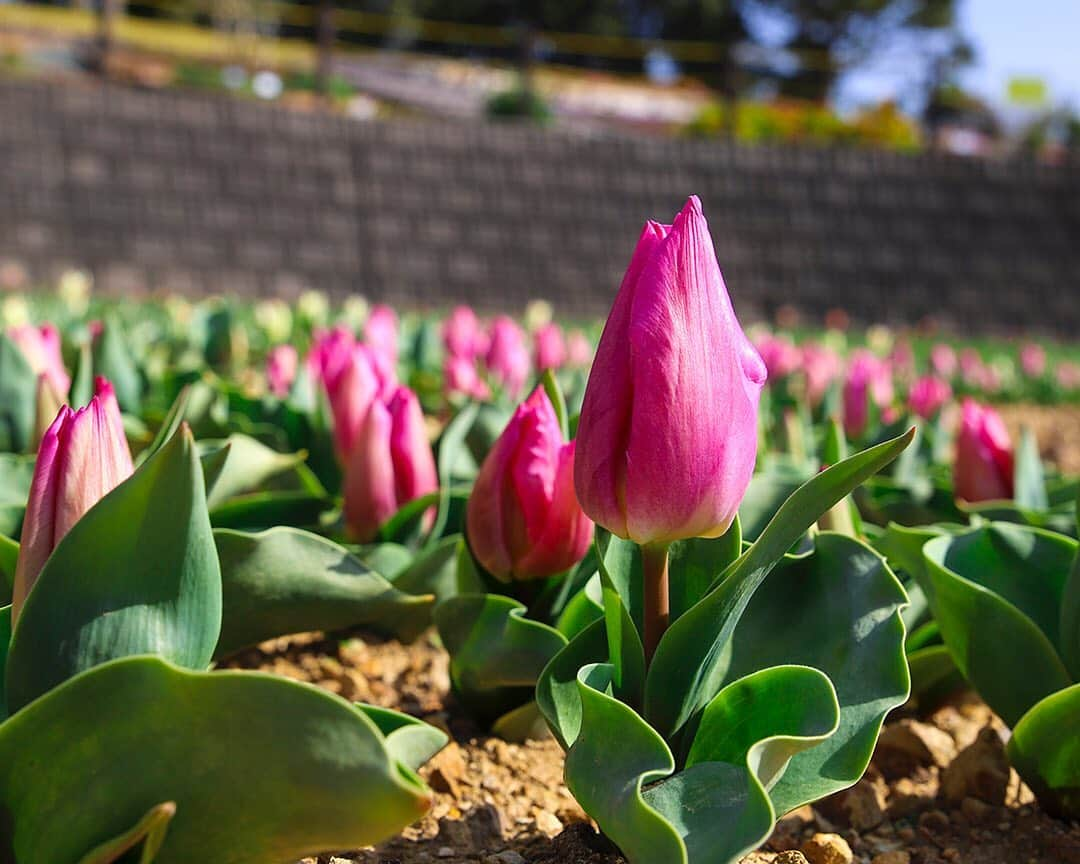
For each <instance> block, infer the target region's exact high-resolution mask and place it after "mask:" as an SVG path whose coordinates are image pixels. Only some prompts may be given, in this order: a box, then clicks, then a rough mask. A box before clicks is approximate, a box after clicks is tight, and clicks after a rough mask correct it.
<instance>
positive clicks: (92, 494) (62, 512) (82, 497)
mask: <svg viewBox="0 0 1080 864" xmlns="http://www.w3.org/2000/svg"><path fill="white" fill-rule="evenodd" d="M131 473H132V463H131V451H130V450H129V449H128V443H127V439H126V438H125V437H124V426H123V421H122V420H121V417H120V406H119V404H118V403H117V401H116V394H115V393H114V392H113V387H112V384H110V383H109V382H108V381H107V380H106V379H104V378H100V377H99V378H98V379H97V380H96V381H95V382H94V397H93V398H92V399H91V400H90V404H89V405H87V406H86V407H85V408H80V409H78V410H77V411H72V410H71V409H70V408H69V407H67V406H66V405H64V406H63V407H62V408H61V409H60V413H59V414H57V415H56V419H55V420H54V421H53V423H52V425H51V426H49V428H48V429H47V430H46V431H45V435H44V436H43V437H42V439H41V445H40V446H39V447H38V454H37V463H36V464H35V465H34V477H33V480H32V481H31V483H30V497H29V500H28V501H27V504H26V516H25V517H24V520H23V529H22V537H21V539H20V546H19V560H18V563H17V564H16V567H15V584H14V588H13V591H12V605H11V617H12V621H14V620H15V619H16V618H17V617H18V614H19V610H20V609H21V608H22V604H23V603H24V602H25V601H26V597H27V595H28V594H29V593H30V589H31V588H33V586H34V583H35V582H36V581H37V578H38V574H40V573H41V569H42V568H43V567H44V566H45V562H46V561H47V560H48V558H49V556H50V555H51V554H52V551H53V549H55V548H56V545H57V544H58V543H59V542H60V541H61V540H62V539H63V537H64V535H66V534H67V533H68V531H70V530H71V526H73V525H74V524H75V523H76V522H78V521H79V519H80V518H81V517H82V515H83V514H84V513H85V512H86V511H87V510H89V509H90V508H91V507H93V506H94V504H96V503H97V502H98V501H99V500H100V499H101V498H102V497H104V496H105V494H106V493H108V492H110V491H112V489H114V488H115V487H116V486H118V485H119V484H120V483H121V482H123V481H124V480H126V479H127V478H128V477H130V476H131Z"/></svg>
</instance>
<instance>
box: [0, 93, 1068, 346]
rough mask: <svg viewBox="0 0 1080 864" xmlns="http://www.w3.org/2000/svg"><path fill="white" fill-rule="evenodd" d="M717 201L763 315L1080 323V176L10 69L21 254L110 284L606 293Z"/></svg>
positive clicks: (13, 188) (28, 262)
mask: <svg viewBox="0 0 1080 864" xmlns="http://www.w3.org/2000/svg"><path fill="white" fill-rule="evenodd" d="M692 192H693V193H697V194H698V195H700V196H701V198H702V200H703V202H704V205H705V211H706V215H707V216H708V217H709V220H710V224H711V227H712V231H713V236H714V238H715V240H716V243H717V252H718V256H719V259H720V262H721V266H722V267H723V269H724V274H725V277H726V279H727V282H728V285H729V287H730V289H731V290H732V293H733V295H734V297H735V300H736V306H737V308H738V309H739V311H740V314H741V315H742V316H743V317H744V318H747V319H749V318H752V317H755V316H758V315H762V314H769V313H771V312H773V311H775V310H776V308H777V307H779V306H781V305H783V304H791V305H793V306H796V307H799V308H801V309H803V310H805V311H807V312H808V313H810V314H812V315H820V314H821V313H823V312H824V311H825V310H827V309H829V308H831V307H844V308H845V309H847V310H848V311H849V312H850V313H851V314H852V315H853V316H854V317H856V318H857V319H861V320H866V321H879V320H883V321H918V320H919V319H921V318H923V317H924V316H928V315H931V316H934V317H936V318H938V319H940V320H942V321H944V322H946V323H951V324H953V325H955V326H958V327H960V328H962V329H968V330H974V329H997V330H1001V329H1021V328H1022V329H1028V330H1045V331H1056V332H1058V333H1060V334H1062V335H1071V336H1076V335H1077V334H1080V167H1078V166H1077V165H1072V166H1069V167H1064V168H1042V167H1038V166H1035V165H1032V164H1026V163H1023V164H1021V163H1009V164H1003V163H994V162H978V161H966V160H960V159H950V158H943V157H938V156H925V157H923V156H920V157H910V156H901V155H895V154H890V153H883V152H874V151H869V150H835V149H833V150H826V149H778V148H770V147H754V148H748V147H740V146H731V145H728V144H726V143H723V142H714V141H710V142H705V141H691V140H670V139H658V138H628V137H615V136H610V135H603V136H601V135H575V134H573V133H569V132H563V131H538V130H536V129H532V128H519V127H512V126H495V125H464V124H457V123H448V122H439V123H436V122H428V121H395V122H387V123H361V122H355V121H351V120H347V119H343V118H337V117H325V116H321V115H312V114H306V113H300V112H293V111H286V110H282V109H279V108H275V107H273V106H269V105H263V104H256V103H252V102H247V101H242V100H235V99H230V98H226V97H217V96H208V95H202V94H185V93H152V92H141V91H135V90H131V89H126V88H120V87H116V88H111V87H107V88H101V87H97V86H91V85H73V84H71V83H70V82H68V83H65V84H63V85H54V84H49V83H42V82H27V81H12V80H6V81H0V260H5V259H6V260H14V261H16V262H18V263H19V264H20V265H21V266H22V267H23V268H25V269H26V270H27V271H28V272H29V273H30V274H31V275H32V276H33V277H34V278H48V277H50V276H51V275H53V274H54V273H55V272H56V271H57V270H58V269H60V268H62V267H63V266H67V265H78V266H82V267H87V268H89V269H91V270H92V271H94V273H95V275H96V277H97V278H98V281H99V283H100V284H103V285H104V286H106V287H107V288H108V289H110V290H117V291H133V290H142V289H157V288H165V287H168V288H174V289H178V290H185V291H199V292H203V291H230V292H238V293H243V294H257V293H269V292H279V293H284V294H291V293H294V292H296V291H297V290H299V289H300V288H302V287H307V286H315V287H321V288H324V289H326V290H328V291H330V292H333V293H342V292H347V291H353V290H355V291H360V292H363V293H365V294H366V295H368V296H369V297H372V298H388V299H391V300H393V301H395V302H398V303H403V304H407V305H421V306H440V307H441V306H446V305H448V304H450V303H452V302H455V301H458V300H466V301H469V302H472V303H474V304H476V305H478V306H480V307H482V308H486V309H496V308H500V309H509V310H516V309H519V308H520V307H521V305H522V304H523V303H524V302H526V301H527V300H529V299H530V298H533V297H547V298H549V299H551V300H552V301H553V302H554V303H555V304H556V307H557V308H558V310H559V311H560V314H563V315H585V314H602V313H604V312H605V311H606V309H607V308H608V306H609V304H610V301H611V298H612V296H613V294H614V291H615V290H616V288H617V286H618V283H619V279H620V277H621V275H622V271H623V269H624V268H625V266H626V263H627V261H628V259H629V255H630V251H631V249H632V248H633V244H634V241H635V240H636V238H637V235H638V233H639V231H640V228H641V224H642V222H643V221H644V220H645V219H646V218H649V217H653V218H657V219H665V220H669V219H670V217H671V216H672V215H673V214H674V213H675V211H676V210H677V209H678V208H679V207H680V206H681V204H682V202H683V201H684V199H685V197H686V196H687V195H688V194H689V193H692Z"/></svg>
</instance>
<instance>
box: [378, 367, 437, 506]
mask: <svg viewBox="0 0 1080 864" xmlns="http://www.w3.org/2000/svg"><path fill="white" fill-rule="evenodd" d="M389 411H390V417H391V433H390V456H391V461H392V462H393V467H394V493H395V497H396V499H397V507H399V508H400V507H403V506H404V505H406V504H408V503H409V502H410V501H412V500H414V499H416V498H420V497H421V496H423V495H427V494H428V493H429V492H434V491H435V490H436V489H438V488H439V480H438V473H437V471H436V468H435V457H434V456H433V455H432V452H431V445H430V444H429V443H428V438H427V430H426V428H425V427H424V414H423V412H422V411H421V409H420V402H419V400H418V399H417V398H416V394H414V393H413V392H412V391H411V390H409V389H408V388H407V387H399V388H398V389H397V390H396V391H395V393H394V396H393V398H392V399H391V400H390V406H389ZM395 512H396V511H395ZM433 517H434V510H429V511H428V512H427V514H426V515H425V517H424V521H425V522H426V523H429V522H430V520H431V519H432V518H433Z"/></svg>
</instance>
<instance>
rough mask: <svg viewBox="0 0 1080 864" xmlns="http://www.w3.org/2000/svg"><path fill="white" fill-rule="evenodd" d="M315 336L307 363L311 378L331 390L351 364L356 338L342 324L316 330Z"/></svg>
mask: <svg viewBox="0 0 1080 864" xmlns="http://www.w3.org/2000/svg"><path fill="white" fill-rule="evenodd" d="M314 337H315V338H314V339H313V340H312V343H311V349H310V350H309V351H308V354H307V358H306V359H305V364H306V366H307V370H308V374H309V375H311V380H312V381H315V382H321V383H322V384H323V386H324V387H326V389H327V391H329V390H331V389H333V388H334V386H335V385H336V383H337V379H338V376H340V375H341V374H342V372H344V371H345V367H346V366H347V365H348V364H349V358H350V356H351V355H352V352H353V349H354V348H355V347H356V338H355V337H354V336H353V334H352V333H351V332H350V331H349V329H348V328H347V327H344V326H341V325H339V326H337V327H334V328H333V329H332V330H316V331H315V334H314Z"/></svg>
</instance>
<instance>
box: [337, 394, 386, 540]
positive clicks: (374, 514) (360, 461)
mask: <svg viewBox="0 0 1080 864" xmlns="http://www.w3.org/2000/svg"><path fill="white" fill-rule="evenodd" d="M392 427H393V420H392V418H391V416H390V411H389V410H388V409H387V407H386V406H385V405H383V404H382V402H380V401H378V400H375V401H374V402H372V403H371V406H370V408H369V409H368V412H367V417H366V418H365V419H364V422H363V424H362V426H361V428H360V432H359V434H358V435H357V436H356V441H355V444H354V446H353V449H352V453H351V455H350V456H349V462H348V465H347V467H346V470H345V524H346V526H347V527H348V530H349V533H350V535H351V536H352V537H354V538H355V539H356V540H358V541H360V542H361V543H366V542H368V541H370V540H373V539H374V538H375V536H376V535H377V534H378V531H379V526H380V525H382V523H383V522H385V521H386V520H387V519H389V518H390V517H391V516H393V515H394V513H396V512H397V509H398V508H397V495H396V493H395V491H394V463H393V459H392V457H391V455H390V435H391V431H392Z"/></svg>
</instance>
